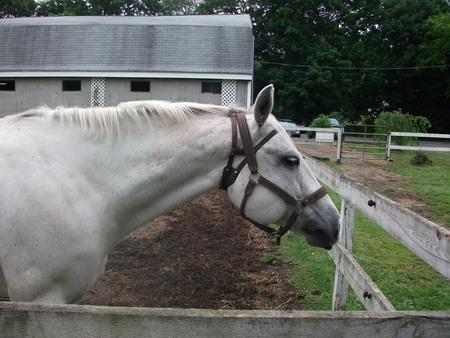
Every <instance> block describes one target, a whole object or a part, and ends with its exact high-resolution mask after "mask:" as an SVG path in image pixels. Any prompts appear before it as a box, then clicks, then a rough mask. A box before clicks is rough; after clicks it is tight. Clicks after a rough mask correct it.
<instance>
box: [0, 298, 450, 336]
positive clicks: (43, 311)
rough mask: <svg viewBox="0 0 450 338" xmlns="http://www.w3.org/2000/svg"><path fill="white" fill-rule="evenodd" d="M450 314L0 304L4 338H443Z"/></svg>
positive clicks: (443, 312) (448, 325)
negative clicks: (415, 337) (362, 337)
mask: <svg viewBox="0 0 450 338" xmlns="http://www.w3.org/2000/svg"><path fill="white" fill-rule="evenodd" d="M449 316H450V311H433V312H341V311H339V312H323V311H322V312H319V311H317V312H312V311H245V310H197V309H156V308H155V309H153V308H119V307H100V306H87V305H42V304H31V303H1V302H0V332H1V335H2V336H5V337H46V338H51V337H193V336H195V337H227V338H229V337H300V338H301V337H323V338H328V337H330V338H334V337H360V336H364V337H412V336H418V337H445V336H446V335H448V332H449V331H450V321H449V319H448V318H449Z"/></svg>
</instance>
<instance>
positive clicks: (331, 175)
mask: <svg viewBox="0 0 450 338" xmlns="http://www.w3.org/2000/svg"><path fill="white" fill-rule="evenodd" d="M306 160H307V162H308V165H309V166H310V167H311V169H312V171H313V172H314V173H315V175H316V177H317V178H318V179H319V180H321V181H322V182H324V183H325V184H326V185H327V186H329V187H330V188H331V189H333V190H334V191H336V192H337V193H338V194H339V195H340V196H341V197H342V201H343V202H342V207H341V218H342V219H341V227H342V234H341V242H340V243H338V245H336V246H334V247H333V249H332V250H331V251H330V255H331V256H332V258H333V260H334V262H335V263H336V276H335V287H334V297H333V309H334V310H342V309H344V308H345V302H346V298H347V297H346V295H347V283H349V284H350V285H351V286H352V288H353V289H354V291H355V292H356V295H357V296H358V298H359V299H360V300H361V302H362V303H363V304H364V306H365V307H366V309H367V310H370V311H394V310H395V309H394V307H393V306H392V304H391V303H390V302H389V301H388V299H387V298H386V297H385V296H384V295H383V293H382V292H381V291H380V290H379V289H378V287H377V286H376V285H375V283H374V282H373V281H372V280H371V279H370V277H369V276H368V275H367V274H366V273H365V272H364V270H363V269H362V268H361V266H360V265H359V264H358V263H357V262H356V260H355V259H354V258H353V257H352V255H351V247H352V246H351V243H352V237H353V226H354V216H355V209H358V210H360V211H361V212H362V213H363V214H365V215H366V216H367V217H368V218H370V219H371V220H372V221H374V222H375V223H376V224H378V225H379V226H380V227H381V228H383V229H384V230H385V231H387V232H388V233H389V234H391V235H392V236H393V237H395V238H396V239H397V240H398V241H400V242H401V243H402V244H403V245H405V246H406V247H407V248H409V249H410V250H411V251H412V252H414V253H415V254H416V255H417V256H419V257H420V258H422V259H423V260H424V261H425V262H426V263H428V264H429V265H430V266H431V267H433V268H434V269H435V270H436V271H438V272H439V273H441V274H442V275H443V276H444V277H446V278H450V231H449V230H447V229H445V228H443V227H441V226H439V225H437V224H435V223H433V222H431V221H429V220H427V219H425V218H423V217H422V216H420V215H417V214H415V213H414V212H412V211H411V210H409V209H407V208H405V207H403V206H401V205H399V204H398V203H395V202H393V201H391V200H390V199H388V198H386V197H384V196H383V195H380V194H379V193H377V192H375V191H373V190H371V189H369V188H368V187H366V186H364V185H362V184H361V183H359V182H357V181H355V180H353V179H351V178H348V177H346V176H344V175H342V174H340V173H338V172H336V171H334V170H333V169H331V168H330V167H328V166H326V165H324V164H323V163H321V162H319V161H318V160H316V159H314V158H311V157H309V156H307V157H306Z"/></svg>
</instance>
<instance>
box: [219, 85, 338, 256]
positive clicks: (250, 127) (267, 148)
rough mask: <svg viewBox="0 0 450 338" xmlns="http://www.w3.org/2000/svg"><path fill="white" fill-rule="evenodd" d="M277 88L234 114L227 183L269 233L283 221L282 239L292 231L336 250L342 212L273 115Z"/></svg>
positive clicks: (235, 199) (233, 197)
mask: <svg viewBox="0 0 450 338" xmlns="http://www.w3.org/2000/svg"><path fill="white" fill-rule="evenodd" d="M273 93H274V89H273V86H272V85H269V86H267V87H265V88H264V89H263V90H262V91H261V92H260V93H259V94H258V96H257V98H256V100H255V103H254V105H253V106H252V107H251V108H250V109H249V111H248V112H247V114H242V113H240V114H232V121H233V124H234V126H233V134H234V136H233V145H232V147H233V148H234V149H233V151H232V155H231V157H230V160H229V163H228V165H227V167H226V168H225V170H224V179H223V182H222V187H223V188H225V189H227V190H228V194H229V197H230V199H231V201H232V202H233V203H234V204H235V205H236V206H238V207H240V210H241V214H242V215H243V216H245V217H246V218H248V219H249V220H251V221H252V222H253V223H254V224H256V225H258V226H260V227H262V228H263V229H264V230H266V231H268V232H272V228H270V227H267V226H266V225H267V224H277V225H278V226H280V228H279V229H278V230H277V231H276V232H275V235H276V236H277V237H278V238H279V237H281V236H282V235H283V234H284V233H285V232H287V231H288V230H292V231H293V232H296V233H299V234H302V235H304V236H305V237H306V240H307V242H308V244H310V245H313V246H318V247H322V248H325V249H331V247H332V245H333V244H334V243H336V241H337V239H338V234H339V213H338V211H337V209H336V207H335V206H334V204H333V202H332V201H331V199H330V197H329V196H328V195H327V194H326V189H325V188H324V187H321V185H320V184H319V182H318V181H317V180H316V178H315V177H314V175H313V173H312V171H311V169H310V168H309V167H308V165H307V164H306V161H305V160H304V158H303V156H302V154H301V153H300V152H299V151H298V149H297V147H296V146H295V145H294V143H293V142H292V140H291V139H290V137H289V135H288V134H287V133H286V132H285V130H284V129H283V128H282V126H281V125H280V124H279V123H278V121H277V119H276V118H275V117H274V116H273V115H272V114H271V112H272V107H273ZM238 130H239V133H238ZM238 135H239V136H240V137H239V136H238ZM241 147H242V148H241ZM240 155H243V156H245V157H244V159H243V160H242V158H241V159H239V157H240ZM239 161H241V163H239ZM237 163H239V164H237Z"/></svg>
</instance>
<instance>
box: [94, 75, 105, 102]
mask: <svg viewBox="0 0 450 338" xmlns="http://www.w3.org/2000/svg"><path fill="white" fill-rule="evenodd" d="M105 89H106V82H105V78H104V77H93V78H92V79H91V107H104V106H105Z"/></svg>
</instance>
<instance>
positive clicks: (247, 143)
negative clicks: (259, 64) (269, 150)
mask: <svg viewBox="0 0 450 338" xmlns="http://www.w3.org/2000/svg"><path fill="white" fill-rule="evenodd" d="M238 127H239V132H240V135H241V140H242V145H243V149H239V148H237V129H238ZM231 133H232V139H231V155H230V157H229V159H228V162H227V165H226V167H225V168H224V169H223V174H222V181H221V184H220V188H221V189H223V190H227V189H228V187H229V186H230V185H232V184H233V183H234V182H235V181H236V179H237V177H238V176H239V174H240V172H241V170H242V169H243V168H244V166H245V165H246V164H248V167H249V170H250V175H249V178H248V183H247V186H246V188H245V192H244V197H243V198H242V201H241V206H240V213H241V216H242V217H244V218H245V219H247V220H249V221H250V222H252V223H253V224H254V225H255V226H257V227H258V228H260V229H261V230H264V231H265V232H268V233H270V234H271V235H273V236H275V238H276V240H277V245H279V244H280V241H281V237H282V236H283V235H284V234H285V233H286V232H288V231H289V229H290V228H291V227H292V225H293V224H294V223H295V221H296V220H297V217H298V216H299V215H300V214H301V213H302V212H303V210H304V209H305V207H307V206H308V205H309V204H311V203H314V202H316V201H317V200H319V199H320V198H322V197H323V196H325V195H326V194H327V189H326V188H325V187H323V186H322V187H320V188H319V189H318V190H316V191H315V192H313V193H312V194H310V195H308V196H306V197H305V198H304V199H302V200H297V199H296V198H295V197H293V196H292V195H291V194H289V193H288V192H286V191H285V190H284V189H282V188H280V187H279V186H278V185H276V184H275V183H273V182H271V181H270V180H268V179H266V178H265V177H264V176H263V175H261V173H260V172H259V170H258V164H257V162H256V152H257V151H258V150H259V149H261V147H262V146H263V145H264V144H266V143H267V142H268V141H269V140H270V139H271V138H272V137H273V136H275V135H276V134H277V133H278V132H277V131H276V130H272V131H271V132H270V133H269V134H268V135H267V136H266V137H264V138H263V139H262V140H261V141H260V142H259V143H258V144H257V145H256V146H255V147H253V145H252V139H251V135H250V131H249V129H248V124H247V119H246V118H245V115H244V114H242V113H237V114H236V113H235V114H232V115H231ZM236 155H245V158H244V159H243V160H242V161H241V163H239V165H238V166H237V167H236V169H234V168H233V160H234V157H235V156H236ZM257 185H262V186H264V187H266V188H267V189H269V190H270V191H272V192H273V193H275V194H276V195H278V196H279V197H281V198H282V199H283V200H284V201H286V202H287V203H288V204H290V205H291V206H292V208H293V212H292V214H291V216H290V217H289V220H288V221H287V223H286V225H285V226H284V227H281V226H279V227H278V229H277V230H274V229H273V228H271V227H269V226H267V225H264V224H260V223H258V222H255V221H253V220H251V219H250V218H248V217H247V216H246V215H245V206H246V204H247V201H248V198H249V197H250V195H251V194H252V192H253V190H254V188H255V187H256V186H257Z"/></svg>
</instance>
